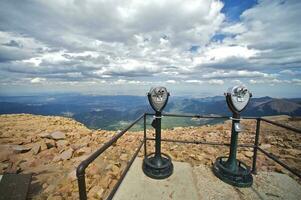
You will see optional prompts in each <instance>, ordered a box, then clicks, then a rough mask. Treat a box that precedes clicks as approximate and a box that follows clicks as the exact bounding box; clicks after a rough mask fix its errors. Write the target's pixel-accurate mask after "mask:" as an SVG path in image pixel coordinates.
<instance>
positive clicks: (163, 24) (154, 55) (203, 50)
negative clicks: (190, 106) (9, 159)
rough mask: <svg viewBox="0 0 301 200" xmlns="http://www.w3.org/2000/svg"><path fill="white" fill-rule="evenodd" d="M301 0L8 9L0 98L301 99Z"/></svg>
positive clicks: (92, 1) (83, 2)
mask: <svg viewBox="0 0 301 200" xmlns="http://www.w3.org/2000/svg"><path fill="white" fill-rule="evenodd" d="M300 10H301V1H300V0H281V1H280V0H259V1H255V0H244V1H241V0H225V1H217V0H183V1H180V0H143V1H141V0H129V1H125V0H64V1H62V0H51V1H42V0H40V1H37V0H20V1H18V0H15V1H12V0H2V1H1V2H0V94H2V95H8V94H9V95H18V94H19V95H21V94H22V95H23V94H33V93H35V94H36V93H46V92H51V93H54V92H59V93H61V92H79V93H85V94H106V95H107V94H113V95H115V94H120V95H123V94H133V95H145V93H146V91H147V90H148V89H149V88H150V87H151V86H156V85H164V86H166V87H167V88H168V89H169V90H170V91H171V93H172V94H173V95H189V96H198V97H201V96H212V95H221V94H223V92H224V91H226V89H227V88H228V87H230V86H232V85H235V84H240V83H243V84H245V85H247V86H248V87H249V88H250V89H251V91H252V92H253V94H254V95H255V96H266V95H269V96H273V97H301V68H300V67H301V40H300V38H301V22H300V19H301V12H300Z"/></svg>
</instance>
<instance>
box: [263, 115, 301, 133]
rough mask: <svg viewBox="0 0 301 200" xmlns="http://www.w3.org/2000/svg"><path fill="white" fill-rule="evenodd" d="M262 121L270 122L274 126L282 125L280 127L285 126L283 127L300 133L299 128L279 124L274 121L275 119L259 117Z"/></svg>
mask: <svg viewBox="0 0 301 200" xmlns="http://www.w3.org/2000/svg"><path fill="white" fill-rule="evenodd" d="M261 120H262V121H265V122H267V123H270V124H273V125H275V126H279V127H282V128H285V129H288V130H291V131H294V132H297V133H301V129H298V128H294V127H291V126H287V125H285V124H280V123H278V122H275V121H271V120H269V119H266V118H261Z"/></svg>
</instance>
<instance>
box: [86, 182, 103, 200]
mask: <svg viewBox="0 0 301 200" xmlns="http://www.w3.org/2000/svg"><path fill="white" fill-rule="evenodd" d="M103 194H104V189H103V188H102V187H100V186H97V185H96V186H94V187H92V188H91V189H90V190H89V192H88V198H97V199H100V198H102V197H103Z"/></svg>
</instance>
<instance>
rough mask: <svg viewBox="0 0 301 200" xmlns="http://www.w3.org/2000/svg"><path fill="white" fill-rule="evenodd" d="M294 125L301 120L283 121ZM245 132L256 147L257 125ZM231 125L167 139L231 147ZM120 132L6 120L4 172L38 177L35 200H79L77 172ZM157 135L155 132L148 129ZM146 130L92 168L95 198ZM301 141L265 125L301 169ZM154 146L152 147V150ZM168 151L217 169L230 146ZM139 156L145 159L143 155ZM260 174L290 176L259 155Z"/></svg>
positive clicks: (37, 119)
mask: <svg viewBox="0 0 301 200" xmlns="http://www.w3.org/2000/svg"><path fill="white" fill-rule="evenodd" d="M277 120H278V121H281V122H283V123H286V124H290V125H292V126H299V127H300V124H301V123H300V121H290V120H289V119H288V118H281V119H277ZM243 125H244V127H245V131H244V132H243V133H241V134H240V135H239V143H246V144H252V143H253V141H254V134H255V126H256V124H255V122H254V121H252V120H246V121H243ZM230 128H231V123H230V122H229V121H227V122H225V123H223V124H217V125H212V126H201V127H184V128H183V127H178V128H173V129H170V130H163V131H162V137H163V138H165V139H177V140H197V141H208V142H209V141H211V142H220V143H228V142H229V140H230ZM115 134H116V132H112V131H104V130H89V129H87V128H86V127H85V126H83V125H82V124H80V123H78V122H76V121H74V120H72V119H69V118H63V117H49V116H37V115H27V114H18V115H1V116H0V174H2V173H33V182H32V187H31V191H30V196H31V198H33V199H78V187H77V181H76V173H75V169H76V167H77V166H78V165H79V163H80V162H81V161H83V160H84V159H86V158H87V157H88V156H89V155H90V154H91V153H93V152H94V151H95V150H96V149H98V148H99V147H101V146H102V145H103V144H104V143H105V142H107V141H108V140H109V139H110V138H112V137H113V136H114V135H115ZM147 135H148V137H154V130H153V129H149V130H148V131H147ZM142 137H143V132H142V131H138V132H128V133H126V134H125V135H124V136H123V137H121V138H120V139H119V140H118V141H117V142H116V143H115V144H114V145H113V146H112V147H110V148H109V149H108V150H107V151H105V152H104V153H103V154H102V155H101V156H100V157H99V158H97V159H96V160H95V161H94V162H93V163H92V164H91V165H90V166H89V167H88V168H87V170H86V184H87V192H88V197H89V199H103V198H105V197H106V196H107V195H108V193H109V191H110V190H111V189H112V188H113V186H114V185H115V183H116V182H117V180H118V179H119V178H120V175H121V173H122V171H123V170H124V168H125V166H126V165H127V163H128V161H129V160H130V158H131V157H132V155H133V153H134V151H135V149H136V148H137V146H138V144H139V142H140V140H142ZM300 141H301V137H300V136H299V135H297V134H295V133H293V132H287V131H285V130H284V129H279V128H278V127H275V126H272V125H267V124H265V123H262V129H261V136H260V144H261V147H262V148H263V149H266V150H268V151H271V152H272V153H273V154H275V155H277V156H279V157H280V158H281V159H282V160H284V161H285V162H287V163H288V164H289V165H290V166H292V167H295V168H296V169H297V170H300V169H301V166H300V160H298V159H299V158H300V156H301V150H300V149H301V146H300ZM153 144H154V143H153V142H151V141H149V142H148V143H147V149H148V152H151V151H153V148H154V145H153ZM162 152H164V153H167V154H169V155H170V156H171V157H172V158H173V159H174V160H177V161H183V162H189V163H191V164H192V165H201V164H205V165H209V166H211V165H212V163H213V162H214V160H215V159H216V157H218V156H221V155H227V154H228V147H221V146H210V145H205V144H204V145H195V144H180V143H167V142H162ZM139 156H143V153H142V152H140V154H139ZM252 156H253V152H252V149H251V148H239V153H238V157H239V159H241V160H243V161H245V162H246V163H247V164H248V165H251V159H252ZM258 170H269V171H271V170H273V171H278V172H282V173H287V172H286V171H285V170H283V168H282V167H281V166H279V165H277V164H276V163H275V162H273V161H271V160H269V159H268V158H266V157H264V156H263V155H262V154H258Z"/></svg>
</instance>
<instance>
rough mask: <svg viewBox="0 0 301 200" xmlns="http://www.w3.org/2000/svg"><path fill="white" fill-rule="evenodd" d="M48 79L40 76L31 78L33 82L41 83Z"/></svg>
mask: <svg viewBox="0 0 301 200" xmlns="http://www.w3.org/2000/svg"><path fill="white" fill-rule="evenodd" d="M44 81H46V79H45V78H40V77H36V78H33V79H31V80H30V82H31V83H41V82H44Z"/></svg>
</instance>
